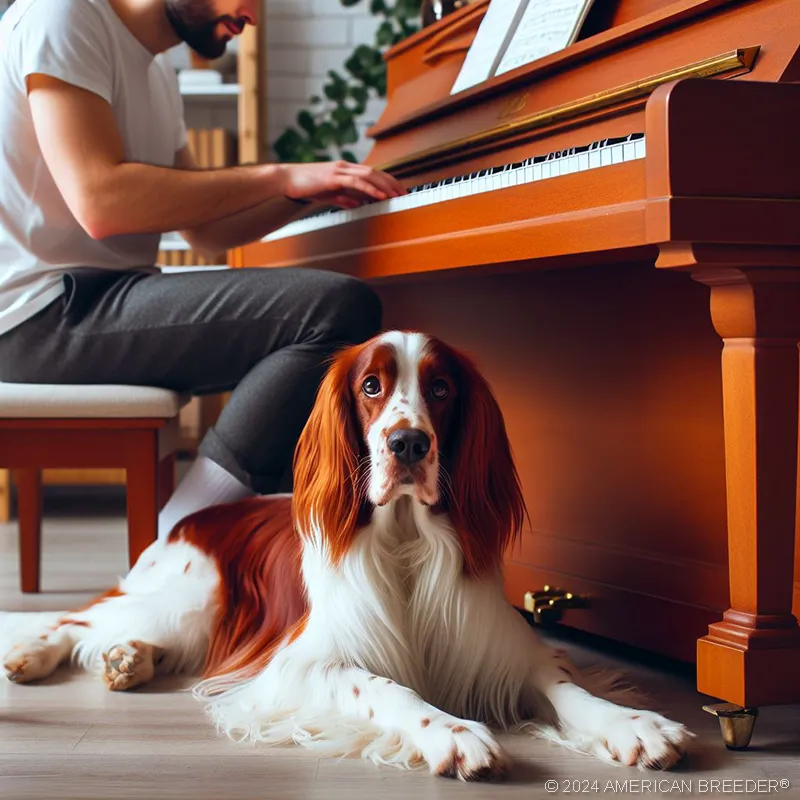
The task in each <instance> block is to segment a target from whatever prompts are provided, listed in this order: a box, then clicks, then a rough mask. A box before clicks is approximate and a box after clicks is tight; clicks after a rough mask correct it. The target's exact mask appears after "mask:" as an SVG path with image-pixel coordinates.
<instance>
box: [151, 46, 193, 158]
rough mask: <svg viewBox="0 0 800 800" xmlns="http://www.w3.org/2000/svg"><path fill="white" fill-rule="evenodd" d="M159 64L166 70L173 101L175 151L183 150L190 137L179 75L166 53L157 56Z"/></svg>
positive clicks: (171, 100)
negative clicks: (187, 132)
mask: <svg viewBox="0 0 800 800" xmlns="http://www.w3.org/2000/svg"><path fill="white" fill-rule="evenodd" d="M157 58H158V61H159V66H160V67H161V69H162V71H163V72H164V77H165V79H166V81H167V87H168V91H169V96H170V102H171V103H172V110H173V112H174V114H173V116H174V119H175V152H176V153H177V152H178V151H179V150H182V149H183V148H184V147H185V146H186V145H187V144H188V142H189V137H188V136H187V134H186V120H185V118H184V108H183V96H182V95H181V88H180V84H179V83H178V76H177V74H176V72H175V67H174V66H173V64H172V61H171V59H170V58H169V56H168V55H167V54H166V53H162V54H161V55H159V56H157Z"/></svg>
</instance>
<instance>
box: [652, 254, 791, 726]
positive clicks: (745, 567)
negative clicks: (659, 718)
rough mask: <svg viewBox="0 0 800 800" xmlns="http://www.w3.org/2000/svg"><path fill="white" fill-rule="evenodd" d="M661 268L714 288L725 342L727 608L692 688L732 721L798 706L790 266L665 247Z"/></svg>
mask: <svg viewBox="0 0 800 800" xmlns="http://www.w3.org/2000/svg"><path fill="white" fill-rule="evenodd" d="M758 259H763V260H758ZM745 261H746V262H747V265H745V264H744V262H745ZM764 261H766V264H765V266H756V267H751V266H749V265H750V264H756V265H758V264H760V263H764ZM692 262H693V263H692ZM659 266H663V267H675V266H678V267H681V266H682V267H689V268H690V269H691V270H692V274H693V277H694V278H695V279H696V280H698V281H700V282H701V283H704V284H706V285H708V286H710V287H711V316H712V321H713V324H714V327H715V329H716V331H717V333H718V334H719V336H720V337H721V338H722V339H723V341H724V349H723V355H722V378H723V400H724V423H725V460H726V479H727V508H728V548H729V574H730V608H729V609H728V610H727V611H726V612H725V613H724V615H723V619H722V620H721V621H720V622H717V623H714V624H712V625H710V626H709V632H708V635H707V636H704V637H703V638H701V639H700V640H699V641H698V646H697V688H698V691H700V692H702V693H704V694H708V695H711V696H713V697H718V698H722V699H724V700H726V701H728V703H731V704H735V705H737V706H740V707H741V708H740V709H739V710H744V709H747V710H748V711H751V710H754V709H755V708H756V707H757V706H760V705H769V704H775V703H796V702H800V628H798V623H797V619H796V617H795V616H793V614H792V593H793V580H794V566H795V560H794V558H795V557H794V548H795V535H796V533H795V520H796V509H797V475H798V469H797V459H798V347H797V343H798V340H800V268H798V266H800V264H798V257H797V254H795V253H791V252H790V253H784V254H781V253H775V252H772V253H769V254H768V256H767V258H766V259H764V257H763V255H761V254H759V253H757V252H756V253H743V252H738V253H730V252H727V253H723V254H720V253H719V252H716V253H711V252H703V251H702V248H700V247H694V248H692V247H689V246H684V247H676V249H675V250H670V249H669V246H667V248H666V250H665V249H663V248H662V255H661V258H660V259H659ZM708 710H711V709H708ZM728 710H729V711H735V710H736V709H728ZM754 721H755V720H754V718H753V719H751V722H754ZM751 730H752V725H751ZM747 738H748V739H749V735H748V737H747Z"/></svg>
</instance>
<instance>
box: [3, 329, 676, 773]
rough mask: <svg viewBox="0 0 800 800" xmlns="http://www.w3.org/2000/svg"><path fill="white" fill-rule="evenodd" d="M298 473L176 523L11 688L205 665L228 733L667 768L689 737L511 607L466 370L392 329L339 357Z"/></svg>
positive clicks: (342, 747) (15, 666)
mask: <svg viewBox="0 0 800 800" xmlns="http://www.w3.org/2000/svg"><path fill="white" fill-rule="evenodd" d="M294 467H295V473H294V474H295V486H294V494H293V495H292V496H273V497H264V498H257V499H249V500H246V501H242V502H237V503H231V504H227V505H221V506H216V507H212V508H208V509H206V510H204V511H201V512H198V513H197V514H194V515H192V516H190V517H187V518H186V519H185V520H183V521H182V522H181V523H180V524H179V525H177V526H176V528H175V529H174V530H173V531H172V533H171V535H170V537H169V540H168V542H166V543H163V544H162V543H156V544H154V545H152V546H151V547H150V548H149V549H148V550H147V551H145V553H143V555H142V556H141V558H140V559H139V560H138V562H137V563H136V565H135V566H134V567H133V569H132V570H131V571H130V573H129V574H128V575H127V577H125V578H124V579H123V580H122V581H121V582H120V584H119V586H118V588H116V589H113V590H112V591H111V592H109V593H108V594H106V595H104V596H103V597H101V598H98V599H97V600H95V601H94V602H93V603H92V604H90V605H89V606H88V607H86V608H84V609H81V610H77V611H73V612H71V613H68V614H62V615H60V616H59V617H58V619H57V620H56V621H55V622H54V624H52V625H51V626H49V627H48V628H47V630H46V631H43V630H42V629H41V628H39V629H38V630H36V634H41V636H38V637H37V636H32V637H31V636H29V638H27V639H25V640H23V641H22V642H21V643H20V644H18V645H17V646H16V647H15V648H14V649H13V650H12V651H11V652H10V653H9V654H8V655H7V656H6V658H5V668H6V670H7V673H8V677H9V678H10V679H11V680H13V681H17V682H23V681H32V680H36V679H38V678H42V677H44V676H46V675H48V674H49V673H51V672H52V671H53V670H54V669H55V668H56V667H57V665H58V664H59V663H60V662H62V661H65V660H67V659H68V658H70V657H72V659H73V660H74V661H75V662H77V664H79V665H81V666H82V667H84V668H87V669H96V670H98V671H99V672H100V673H101V674H102V675H103V677H104V679H105V681H106V682H107V684H108V686H109V688H111V689H117V690H119V689H130V688H132V687H134V686H138V685H140V684H142V683H144V682H146V681H149V680H150V679H151V678H152V677H153V675H154V674H156V673H162V672H188V673H190V674H198V673H199V672H200V671H201V670H202V671H204V675H205V678H204V680H202V682H201V683H199V684H198V685H197V686H196V687H195V694H196V695H197V696H199V697H201V698H203V699H204V700H206V701H207V703H208V705H209V710H210V712H211V715H212V716H213V719H214V721H215V722H216V723H217V725H218V726H219V727H220V728H221V729H222V730H224V731H226V732H227V733H228V734H229V735H230V736H232V737H235V738H240V739H249V740H253V741H263V742H269V743H290V742H294V743H298V744H301V745H309V746H314V747H315V748H317V749H319V748H323V749H324V750H326V751H327V752H329V753H330V754H346V755H358V756H361V757H363V758H366V759H371V760H373V761H374V762H376V763H381V764H386V763H390V764H395V765H400V766H410V765H414V764H421V763H423V762H425V763H427V765H428V767H429V768H430V770H431V772H433V773H436V774H440V775H450V776H455V777H458V778H460V779H462V780H473V779H482V778H490V777H495V776H497V775H500V774H502V773H503V772H504V770H505V769H506V766H507V759H506V757H505V755H504V753H503V751H502V750H501V748H500V746H499V745H498V743H497V741H496V739H495V737H494V735H493V733H492V732H491V728H494V729H500V730H511V729H517V730H520V729H522V728H526V727H530V728H533V729H535V730H537V731H539V732H545V734H546V735H549V736H550V738H553V739H557V740H558V741H560V742H562V743H563V744H566V745H567V746H569V747H572V748H573V749H576V750H580V751H583V752H587V753H592V754H595V755H597V756H599V757H600V758H602V759H604V760H606V761H609V762H620V763H622V764H627V765H631V766H634V765H638V766H639V767H642V768H644V767H652V768H667V767H670V766H672V765H673V764H675V763H676V762H677V761H678V760H679V759H680V758H681V756H682V755H683V753H684V751H685V749H686V746H687V744H688V742H689V739H690V737H691V734H690V733H689V732H688V731H687V730H686V728H684V727H683V726H682V725H680V724H678V723H675V722H672V721H670V720H668V719H666V718H664V717H663V716H660V715H659V714H656V713H654V712H651V711H642V710H637V709H634V708H630V707H627V706H625V705H617V704H615V703H613V702H611V700H609V699H604V698H601V696H600V695H601V694H603V693H605V690H603V689H601V686H600V683H598V682H596V681H593V679H592V678H591V676H590V675H588V674H586V673H583V674H582V673H581V672H580V671H579V670H578V669H577V668H576V667H575V666H574V665H573V664H572V663H571V662H570V661H569V659H568V657H567V655H566V653H565V652H564V651H563V650H559V649H555V648H552V647H550V646H549V645H546V644H544V643H543V642H541V641H540V639H539V638H538V636H537V635H536V633H535V632H534V631H533V630H532V628H531V627H530V625H529V624H528V623H527V622H526V620H525V619H524V618H523V617H522V615H521V614H520V613H518V612H517V611H516V610H515V609H514V608H513V607H512V606H511V605H510V604H509V603H508V602H507V601H506V599H505V596H504V593H503V584H502V575H501V570H502V559H503V554H504V552H505V550H506V548H507V547H508V546H509V545H510V544H511V543H512V541H513V540H514V539H515V538H516V537H517V536H518V534H519V532H520V529H521V527H522V524H523V518H524V516H525V507H524V503H523V498H522V493H521V490H520V484H519V480H518V477H517V473H516V470H515V467H514V463H513V460H512V455H511V450H510V447H509V442H508V439H507V436H506V431H505V426H504V423H503V418H502V415H501V413H500V410H499V408H498V406H497V403H496V401H495V399H494V398H493V396H492V393H491V391H490V388H489V386H488V385H487V383H486V381H485V379H484V378H483V377H482V376H481V374H480V373H479V372H478V370H477V369H476V368H475V366H474V365H473V364H472V362H471V361H470V360H469V359H468V358H466V357H465V356H464V355H462V354H460V353H458V352H456V351H455V350H453V349H452V348H450V347H449V346H447V345H446V344H444V343H443V342H441V341H439V340H437V339H434V338H431V337H429V336H425V335H422V334H419V333H405V332H397V331H392V332H388V333H384V334H382V335H381V336H379V337H377V338H376V339H373V340H372V341H370V342H367V343H365V344H363V345H360V346H357V347H352V348H349V349H347V350H345V351H343V352H342V353H340V354H339V355H338V356H337V357H336V358H335V359H334V360H333V362H332V364H331V366H330V368H329V370H328V371H327V374H326V377H325V378H324V381H323V383H322V385H321V387H320V391H319V393H318V398H317V402H316V404H315V406H314V409H313V412H312V414H311V416H310V418H309V420H308V423H307V425H306V427H305V429H304V431H303V433H302V436H301V438H300V441H299V443H298V446H297V450H296V456H295V465H294ZM36 619H40V617H36ZM29 633H30V631H29ZM610 696H611V695H610V694H608V693H606V698H608V697H610Z"/></svg>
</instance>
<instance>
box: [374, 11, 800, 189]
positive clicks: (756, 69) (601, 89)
mask: <svg viewBox="0 0 800 800" xmlns="http://www.w3.org/2000/svg"><path fill="white" fill-rule="evenodd" d="M488 3H489V0H477V2H475V3H473V4H472V5H470V6H467V7H466V8H463V9H461V10H459V11H457V12H455V13H454V14H452V15H450V16H449V17H447V18H446V19H444V20H442V21H441V22H438V23H436V24H435V25H432V26H430V27H429V28H426V29H424V30H422V31H420V32H419V33H417V34H415V35H414V36H412V37H410V38H409V39H407V40H405V41H403V42H401V43H400V44H398V45H396V46H395V47H394V48H392V49H391V50H390V51H389V52H388V53H387V54H386V61H387V67H388V91H387V104H386V108H385V110H384V113H383V114H382V115H381V117H380V119H379V120H378V122H377V123H376V124H375V125H374V126H373V127H372V128H370V129H369V131H368V135H369V136H371V137H373V138H374V140H375V146H374V148H373V150H372V152H371V153H370V155H369V158H368V159H367V163H369V164H372V165H374V166H379V167H381V168H384V169H389V170H391V171H392V172H393V173H394V174H396V175H398V176H400V177H403V176H412V175H417V174H420V173H430V172H432V171H438V172H446V171H447V170H448V169H450V168H451V167H452V166H454V165H456V164H457V163H458V162H461V161H464V160H468V159H470V158H472V157H478V156H481V155H483V154H485V153H491V152H495V151H497V150H500V149H503V148H504V147H510V146H513V145H518V144H521V143H524V142H532V141H535V140H537V139H541V138H547V137H548V136H550V135H551V134H553V133H554V132H557V131H563V130H567V129H570V128H579V127H580V126H583V125H585V124H586V123H587V122H588V121H590V120H597V119H600V118H603V117H604V116H608V115H611V114H617V113H630V112H631V111H634V110H639V111H641V110H642V109H643V107H644V103H645V102H646V100H647V97H648V96H649V95H650V93H651V92H652V91H653V89H655V88H656V87H657V86H659V85H661V84H663V83H668V82H670V81H672V80H676V79H679V78H687V77H711V78H742V79H745V80H747V79H753V80H759V81H785V80H797V79H800V49H799V48H798V41H800V15H797V14H796V13H793V12H794V11H796V8H795V6H796V0H759V2H752V1H751V2H745V1H744V0H679V1H678V2H675V1H674V0H673V2H669V1H668V0H615V2H608V3H595V4H594V7H593V11H592V12H591V13H590V15H589V17H588V19H587V21H586V23H585V25H584V28H583V29H582V32H581V36H580V38H579V40H578V41H577V42H576V43H575V44H574V45H572V46H571V47H568V48H566V49H564V50H562V51H560V52H558V53H554V54H552V55H550V56H547V57H545V58H542V59H539V60H538V61H535V62H533V63H531V64H528V65H526V66H523V67H520V68H518V69H517V70H514V71H513V72H508V73H506V74H504V75H500V76H497V77H495V78H491V79H489V80H487V81H485V82H484V83H482V84H480V85H478V86H475V87H471V88H470V89H467V90H465V91H463V92H460V93H458V94H456V95H451V94H450V90H451V87H452V85H453V82H454V81H455V79H456V76H457V75H458V72H459V70H460V67H461V63H462V62H463V60H464V57H465V55H466V52H467V50H468V49H469V46H470V44H471V42H472V39H473V38H474V36H475V33H476V31H477V29H478V26H479V25H480V21H481V19H482V18H483V15H484V14H485V12H486V9H487V7H488ZM761 48H766V53H767V55H761V56H759V53H760V50H761ZM636 129H638V128H637V127H636V126H635V125H632V126H631V127H630V130H631V131H633V130H636ZM582 139H585V136H584V137H581V136H580V134H579V133H578V134H577V135H576V138H575V142H574V143H575V144H580V143H582ZM451 171H452V169H451Z"/></svg>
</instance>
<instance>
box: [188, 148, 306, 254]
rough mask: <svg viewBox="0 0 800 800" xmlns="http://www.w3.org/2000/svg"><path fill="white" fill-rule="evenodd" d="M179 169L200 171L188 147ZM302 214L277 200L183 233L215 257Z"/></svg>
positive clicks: (197, 248)
mask: <svg viewBox="0 0 800 800" xmlns="http://www.w3.org/2000/svg"><path fill="white" fill-rule="evenodd" d="M175 166H176V167H177V168H178V169H187V170H189V169H197V168H198V167H197V164H196V162H195V160H194V158H193V156H192V153H191V151H190V150H189V148H188V147H184V148H183V149H182V150H180V151H179V152H178V153H177V155H176V158H175ZM301 211H303V208H302V207H301V206H299V205H298V204H297V203H293V202H292V201H291V200H289V199H288V198H286V197H283V196H281V197H273V198H271V199H270V200H265V201H264V202H263V203H259V204H258V205H255V206H253V207H252V208H248V209H245V210H244V211H239V212H238V213H235V214H231V215H230V216H229V217H223V218H222V219H219V220H216V221H215V222H209V223H208V224H206V225H193V226H192V227H191V228H188V229H186V230H182V231H180V234H181V236H182V237H183V238H184V239H185V240H186V241H187V242H188V243H189V245H190V246H191V248H192V249H193V250H195V251H196V252H199V253H207V254H209V255H211V254H214V253H220V252H222V251H223V250H230V249H231V248H233V247H241V246H242V245H245V244H249V243H250V242H254V241H257V240H258V239H261V238H263V237H264V236H266V235H267V234H268V233H270V232H271V231H274V230H276V229H277V228H280V227H282V226H283V225H286V223H288V222H291V221H292V219H294V218H295V217H296V216H298V214H299V213H300V212H301Z"/></svg>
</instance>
